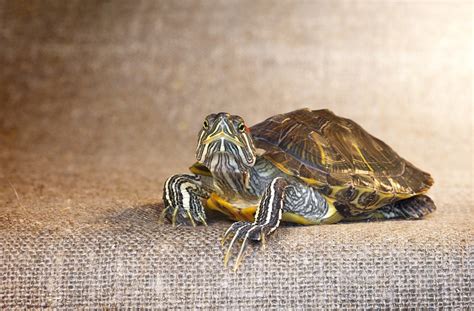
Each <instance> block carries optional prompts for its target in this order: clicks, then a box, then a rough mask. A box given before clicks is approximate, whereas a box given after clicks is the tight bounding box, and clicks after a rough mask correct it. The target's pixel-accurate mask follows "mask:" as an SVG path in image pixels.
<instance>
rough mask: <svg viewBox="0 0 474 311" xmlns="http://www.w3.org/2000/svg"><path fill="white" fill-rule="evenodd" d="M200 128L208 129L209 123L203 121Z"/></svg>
mask: <svg viewBox="0 0 474 311" xmlns="http://www.w3.org/2000/svg"><path fill="white" fill-rule="evenodd" d="M202 127H203V128H204V129H205V130H207V129H208V128H209V122H207V120H204V123H203V124H202Z"/></svg>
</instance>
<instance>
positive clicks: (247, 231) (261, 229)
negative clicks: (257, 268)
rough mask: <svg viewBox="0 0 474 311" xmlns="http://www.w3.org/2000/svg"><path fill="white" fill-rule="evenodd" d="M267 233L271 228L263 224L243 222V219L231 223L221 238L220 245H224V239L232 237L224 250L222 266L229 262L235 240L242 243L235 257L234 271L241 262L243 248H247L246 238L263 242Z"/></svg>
mask: <svg viewBox="0 0 474 311" xmlns="http://www.w3.org/2000/svg"><path fill="white" fill-rule="evenodd" d="M269 233H271V229H270V228H268V227H266V226H263V225H258V224H255V223H249V222H244V221H239V222H236V223H233V224H232V226H230V228H229V229H227V231H226V233H225V234H224V236H223V238H222V246H224V245H225V243H226V241H227V240H228V239H229V238H230V237H232V240H231V241H230V243H229V246H228V247H227V250H226V252H225V256H224V266H226V267H227V264H228V263H229V259H230V257H231V252H232V248H233V246H234V244H235V242H237V241H241V242H242V243H241V246H240V250H239V253H238V255H237V257H236V259H235V263H234V268H233V270H234V271H236V270H237V269H238V268H239V265H240V263H241V262H242V259H243V254H244V251H245V249H246V248H247V243H248V240H249V239H250V240H252V241H262V242H265V236H266V235H267V234H269Z"/></svg>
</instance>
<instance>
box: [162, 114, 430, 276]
mask: <svg viewBox="0 0 474 311" xmlns="http://www.w3.org/2000/svg"><path fill="white" fill-rule="evenodd" d="M196 158H197V163H196V164H194V165H193V166H192V167H191V168H190V169H191V172H192V173H193V174H179V175H174V176H172V177H170V178H168V179H167V180H166V183H165V186H164V192H163V201H164V204H165V209H164V211H163V215H166V216H167V217H168V218H169V219H170V220H171V222H172V223H173V225H175V224H176V223H178V224H192V225H196V224H197V223H202V224H206V214H205V207H206V208H209V209H213V210H217V211H220V212H222V213H224V214H225V215H227V216H229V217H230V218H231V219H234V220H236V221H237V222H235V223H233V224H232V225H231V226H230V228H229V229H228V230H227V232H226V233H225V234H224V238H223V242H225V241H226V240H227V238H228V237H232V236H233V237H232V240H231V242H230V244H229V246H228V249H227V251H226V254H225V258H224V262H225V264H226V265H227V262H228V260H229V258H230V252H231V250H232V247H233V245H234V244H235V242H236V241H238V240H241V241H242V245H241V247H240V250H239V253H238V255H237V258H236V260H235V264H234V268H235V269H236V268H237V267H238V265H239V263H240V260H241V258H242V254H243V251H244V249H245V247H246V245H247V241H248V239H251V240H255V241H262V240H264V238H265V236H266V235H268V234H270V233H272V232H273V231H274V230H275V229H276V228H277V227H278V226H279V224H280V221H286V222H293V223H297V224H304V225H313V224H331V223H337V222H339V221H341V220H349V221H350V220H361V219H392V218H405V219H415V218H420V217H422V216H424V215H426V214H428V213H430V212H432V211H433V210H434V209H435V205H434V203H433V201H432V200H431V199H430V198H429V197H427V196H426V195H424V193H425V192H426V191H427V190H428V189H429V188H430V186H431V185H432V184H433V179H432V178H431V176H430V175H429V174H428V173H425V172H423V171H421V170H420V169H418V168H416V167H415V166H414V165H413V164H411V163H410V162H408V161H406V160H405V159H403V158H402V157H400V156H399V155H398V154H397V153H396V152H395V151H394V150H393V149H392V148H390V147H389V146H388V145H387V144H385V143H384V142H382V141H381V140H379V139H377V138H375V137H374V136H372V135H370V134H369V133H367V132H366V131H365V130H364V129H363V128H362V127H360V126H359V125H358V124H356V123H355V122H354V121H351V120H349V119H345V118H341V117H339V116H336V115H335V114H334V113H332V112H331V111H329V110H309V109H301V110H296V111H292V112H289V113H286V114H279V115H276V116H273V117H271V118H268V119H267V120H265V121H263V122H261V123H259V124H257V125H254V126H253V127H251V128H248V127H247V126H246V125H245V123H244V120H243V119H242V118H241V117H239V116H235V115H230V114H228V113H217V114H211V115H209V116H207V117H206V119H205V120H204V123H203V126H202V129H201V131H200V132H199V135H198V144H197V150H196Z"/></svg>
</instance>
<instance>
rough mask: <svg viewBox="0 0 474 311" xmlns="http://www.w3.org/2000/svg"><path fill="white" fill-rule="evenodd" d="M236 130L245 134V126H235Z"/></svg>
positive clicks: (241, 124)
mask: <svg viewBox="0 0 474 311" xmlns="http://www.w3.org/2000/svg"><path fill="white" fill-rule="evenodd" d="M237 129H238V130H239V132H241V133H243V132H245V124H243V123H239V125H237Z"/></svg>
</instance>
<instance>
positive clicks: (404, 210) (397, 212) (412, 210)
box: [344, 194, 436, 221]
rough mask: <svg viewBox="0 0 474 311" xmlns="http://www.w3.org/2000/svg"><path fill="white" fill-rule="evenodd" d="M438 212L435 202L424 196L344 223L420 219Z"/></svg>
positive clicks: (384, 207) (415, 197) (349, 218)
mask: <svg viewBox="0 0 474 311" xmlns="http://www.w3.org/2000/svg"><path fill="white" fill-rule="evenodd" d="M435 210H436V205H435V204H434V202H433V200H432V199H431V198H430V197H428V196H426V195H423V194H420V195H416V196H413V197H411V198H408V199H404V200H400V201H397V202H394V203H391V204H387V205H385V206H382V207H381V208H379V209H377V210H375V211H373V212H371V213H366V214H360V215H357V216H351V217H347V218H345V219H344V221H362V220H383V219H420V218H422V217H423V216H426V215H428V214H430V213H432V212H434V211H435Z"/></svg>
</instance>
